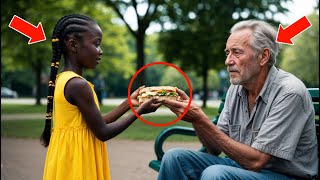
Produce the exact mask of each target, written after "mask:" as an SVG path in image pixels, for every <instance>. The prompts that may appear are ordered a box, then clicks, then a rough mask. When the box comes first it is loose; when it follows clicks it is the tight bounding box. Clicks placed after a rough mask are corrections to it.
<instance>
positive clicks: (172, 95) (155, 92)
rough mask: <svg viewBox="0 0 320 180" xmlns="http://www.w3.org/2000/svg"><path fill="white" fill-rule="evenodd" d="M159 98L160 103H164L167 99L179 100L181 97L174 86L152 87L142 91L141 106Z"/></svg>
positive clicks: (140, 93)
mask: <svg viewBox="0 0 320 180" xmlns="http://www.w3.org/2000/svg"><path fill="white" fill-rule="evenodd" d="M153 97H157V98H158V100H159V101H164V100H167V99H171V100H179V99H180V96H179V94H178V93H177V87H173V86H151V87H145V88H142V89H140V91H139V96H138V97H137V98H138V100H139V104H141V103H143V102H145V101H146V100H148V99H151V98H153Z"/></svg>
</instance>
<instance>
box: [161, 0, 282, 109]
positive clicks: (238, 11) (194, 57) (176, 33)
mask: <svg viewBox="0 0 320 180" xmlns="http://www.w3.org/2000/svg"><path fill="white" fill-rule="evenodd" d="M286 1H287V0H282V1H279V0H270V1H265V0H259V1H245V0H237V1H234V0H224V1H222V0H220V1H219V0H215V1H212V0H210V1H209V0H200V1H185V0H175V1H169V3H167V5H166V8H165V9H166V12H165V13H164V14H166V15H167V16H166V18H163V21H164V22H163V23H164V24H165V23H166V24H169V25H170V29H168V30H164V31H163V32H162V33H161V34H160V46H159V48H160V51H161V52H163V54H164V57H165V59H167V60H168V61H169V62H180V63H181V68H182V69H186V70H187V69H192V70H195V71H196V72H197V73H198V74H199V75H201V77H202V81H203V91H204V95H205V97H204V102H203V106H204V107H205V106H206V99H207V97H206V96H207V92H208V72H209V69H212V68H215V69H217V70H218V69H221V68H222V67H223V64H224V60H225V53H224V48H225V42H226V40H227V37H228V35H229V29H230V28H231V26H232V25H233V24H235V23H236V22H237V21H240V20H244V19H252V18H254V19H262V20H265V21H268V22H272V23H274V19H273V16H274V15H275V14H276V13H278V12H285V10H286V9H285V8H284V7H282V6H281V4H282V3H283V2H286ZM170 23H171V24H170Z"/></svg>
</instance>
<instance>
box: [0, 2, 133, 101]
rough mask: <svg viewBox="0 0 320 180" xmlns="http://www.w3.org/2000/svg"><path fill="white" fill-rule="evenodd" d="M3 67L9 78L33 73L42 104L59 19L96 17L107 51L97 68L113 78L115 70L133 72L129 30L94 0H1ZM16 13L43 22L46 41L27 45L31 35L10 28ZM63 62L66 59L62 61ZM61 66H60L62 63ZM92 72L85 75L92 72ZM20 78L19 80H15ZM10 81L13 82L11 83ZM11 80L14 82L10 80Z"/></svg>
mask: <svg viewBox="0 0 320 180" xmlns="http://www.w3.org/2000/svg"><path fill="white" fill-rule="evenodd" d="M1 5H2V7H6V8H2V11H1V52H2V53H1V63H2V66H1V70H3V71H5V73H3V74H2V75H5V77H8V75H10V73H14V72H17V71H18V70H19V69H20V70H19V71H23V72H31V73H32V74H34V80H33V81H32V80H30V81H29V83H30V85H31V86H33V85H36V87H37V96H36V99H37V104H40V98H41V94H40V92H41V91H43V90H41V74H43V73H44V74H47V75H49V67H50V66H49V65H50V63H51V54H52V52H51V34H52V31H53V28H54V26H55V24H56V22H57V21H58V20H59V19H60V18H61V17H62V16H64V15H67V14H74V13H79V14H86V15H89V16H91V17H92V18H93V19H95V20H96V21H97V22H98V24H99V25H100V26H101V29H102V31H103V34H104V35H103V40H102V49H103V51H104V54H103V57H102V61H101V64H100V67H99V68H98V71H100V72H101V73H102V74H103V75H104V76H105V77H107V78H108V77H109V78H112V77H113V76H112V73H117V74H119V75H120V76H123V77H127V78H128V77H129V76H130V75H131V74H132V72H133V71H134V68H133V65H134V63H133V60H134V59H133V56H132V55H131V54H130V51H129V50H128V49H129V47H128V45H127V40H128V39H127V36H126V34H127V31H126V29H125V28H124V27H123V26H121V25H119V24H117V23H115V22H113V21H112V19H114V17H115V14H114V12H113V11H112V10H111V9H110V8H107V7H106V6H105V5H104V4H102V3H98V2H96V1H93V0H68V1H65V0H58V1H56V0H55V1H54V0H48V1H41V0H33V1H31V0H26V1H8V0H4V1H1ZM13 15H18V16H19V17H21V18H23V19H25V20H27V21H29V22H30V23H32V24H34V25H37V24H38V23H39V22H42V25H43V28H44V31H45V34H46V38H47V40H46V41H44V42H40V43H36V44H32V45H28V44H27V42H28V38H26V37H25V36H23V35H21V34H19V33H18V32H16V31H14V30H12V29H10V28H9V27H8V25H9V22H10V20H11V19H12V17H13ZM61 64H62V65H63V60H62V61H61ZM60 67H61V66H60ZM93 74H94V72H93V71H88V72H86V74H85V75H93ZM15 81H17V80H15ZM8 83H10V82H8ZM11 83H12V82H11Z"/></svg>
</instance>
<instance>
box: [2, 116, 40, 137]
mask: <svg viewBox="0 0 320 180" xmlns="http://www.w3.org/2000/svg"><path fill="white" fill-rule="evenodd" d="M43 128H44V120H12V121H11V120H10V121H1V137H17V138H39V137H40V135H41V133H42V131H43Z"/></svg>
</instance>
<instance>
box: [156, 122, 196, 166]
mask: <svg viewBox="0 0 320 180" xmlns="http://www.w3.org/2000/svg"><path fill="white" fill-rule="evenodd" d="M177 134H179V135H186V136H196V133H195V130H194V129H193V128H190V127H182V126H173V127H169V128H166V129H164V130H163V131H161V132H160V134H159V135H158V136H157V138H156V140H155V143H154V151H155V154H156V156H157V160H158V161H161V160H162V157H163V155H164V151H163V142H164V141H165V140H166V139H167V138H168V137H170V136H171V135H177Z"/></svg>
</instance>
